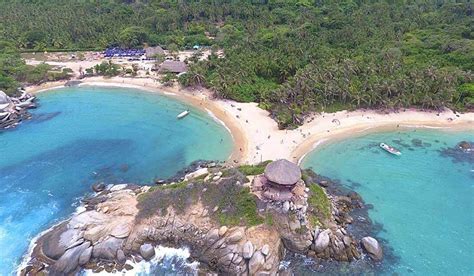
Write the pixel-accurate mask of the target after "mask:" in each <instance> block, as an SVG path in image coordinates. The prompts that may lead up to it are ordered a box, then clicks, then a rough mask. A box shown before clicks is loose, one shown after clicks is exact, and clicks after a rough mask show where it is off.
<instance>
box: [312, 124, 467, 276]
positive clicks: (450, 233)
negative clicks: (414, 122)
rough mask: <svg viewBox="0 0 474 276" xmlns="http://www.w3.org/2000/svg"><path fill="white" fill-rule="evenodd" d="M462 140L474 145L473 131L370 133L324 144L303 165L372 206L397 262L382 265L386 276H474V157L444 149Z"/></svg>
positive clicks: (384, 237)
mask: <svg viewBox="0 0 474 276" xmlns="http://www.w3.org/2000/svg"><path fill="white" fill-rule="evenodd" d="M462 140H468V141H474V130H469V131H464V132H442V131H435V130H421V129H416V130H415V129H412V130H403V131H394V132H383V133H373V134H367V135H364V136H361V137H357V138H350V139H346V140H342V141H337V142H333V143H329V144H325V145H322V146H320V147H319V148H317V149H316V150H315V151H313V152H312V153H310V154H309V155H308V156H307V157H306V158H305V159H304V161H303V164H304V166H305V167H312V168H313V169H314V170H315V171H316V172H317V173H320V174H322V175H325V176H328V177H330V178H333V179H338V180H340V181H341V183H342V184H343V185H347V186H349V187H351V188H352V189H354V190H355V191H357V192H358V193H360V194H361V196H362V197H363V198H364V200H365V202H366V203H367V204H372V205H373V206H374V208H373V209H372V210H371V211H370V212H369V215H370V217H371V219H372V220H374V221H375V222H377V223H381V224H382V225H383V230H382V231H381V232H379V233H378V234H377V236H378V237H379V238H382V239H386V240H387V241H388V245H389V246H390V247H392V248H393V250H394V254H395V255H396V256H397V257H398V261H397V262H395V263H388V262H385V263H383V267H384V268H385V272H386V273H387V274H389V275H392V274H393V273H394V272H396V273H397V274H398V275H473V274H474V247H473V245H474V163H473V160H474V158H473V157H472V155H471V156H470V157H469V156H468V155H462V154H461V155H458V154H447V152H446V151H443V150H444V149H446V148H453V147H455V146H456V144H457V143H458V142H460V141H462ZM380 142H385V143H388V144H390V145H392V146H395V147H397V148H399V149H400V150H401V151H402V153H403V154H402V156H400V157H396V156H392V155H390V154H388V153H386V152H384V151H383V150H382V149H380V148H379V147H378V144H379V143H380ZM453 152H454V153H455V152H456V151H453Z"/></svg>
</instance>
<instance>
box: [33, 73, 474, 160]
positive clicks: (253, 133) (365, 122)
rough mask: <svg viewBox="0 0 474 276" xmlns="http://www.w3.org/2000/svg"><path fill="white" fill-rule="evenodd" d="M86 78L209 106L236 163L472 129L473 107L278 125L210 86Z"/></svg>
mask: <svg viewBox="0 0 474 276" xmlns="http://www.w3.org/2000/svg"><path fill="white" fill-rule="evenodd" d="M82 81H83V84H82V85H87V84H90V85H107V86H121V87H134V88H141V89H145V90H148V91H153V92H161V93H164V94H166V95H168V96H172V97H175V98H177V99H179V100H183V101H186V102H188V103H190V104H193V105H195V106H196V107H198V108H202V109H205V110H207V111H208V112H211V113H212V114H213V115H214V116H215V117H216V118H217V119H218V120H219V121H221V122H223V123H224V124H225V126H226V127H227V129H229V130H230V132H231V134H232V136H233V139H234V143H235V146H234V147H235V149H234V152H233V154H232V155H231V157H230V158H229V160H230V161H231V162H232V163H237V162H238V163H248V164H254V163H259V162H260V161H264V160H269V159H272V160H274V159H280V158H287V159H290V160H293V161H294V162H298V161H299V160H300V159H301V157H303V156H304V155H305V154H306V153H308V152H309V151H311V150H312V149H314V147H315V146H316V145H319V144H321V143H322V142H327V141H331V140H334V139H340V138H341V137H345V136H346V137H347V136H353V135H360V134H363V133H365V132H369V131H375V130H379V129H394V128H397V127H400V128H404V127H432V128H443V129H446V130H454V129H474V113H472V112H471V113H464V114H455V113H454V112H452V111H450V110H446V111H444V112H442V113H437V112H424V111H418V110H413V109H409V110H406V111H400V112H397V113H389V114H384V113H379V112H377V111H372V110H358V111H351V112H347V111H340V112H336V113H330V114H325V113H323V114H314V115H313V116H311V118H310V120H308V122H306V123H305V124H304V125H303V126H301V127H299V128H297V129H295V130H279V129H278V126H277V123H276V122H275V121H274V120H273V119H271V118H270V117H269V112H267V111H265V110H262V109H260V108H259V107H258V106H257V104H256V103H237V102H234V101H228V100H211V99H210V92H209V91H207V90H202V91H188V90H182V89H180V88H178V87H177V86H174V87H164V86H162V85H161V84H160V83H158V82H157V81H155V80H154V79H151V78H122V77H114V78H109V79H105V78H102V77H92V78H86V79H83V80H82ZM63 85H64V82H62V83H61V82H58V83H49V84H45V85H43V86H33V87H28V88H27V91H29V92H38V91H44V90H47V89H51V88H53V87H57V86H63Z"/></svg>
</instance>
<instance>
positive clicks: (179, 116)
mask: <svg viewBox="0 0 474 276" xmlns="http://www.w3.org/2000/svg"><path fill="white" fill-rule="evenodd" d="M188 115H189V110H185V111H183V112H181V113H179V114H178V116H176V118H177V119H182V118H184V117H186V116H188Z"/></svg>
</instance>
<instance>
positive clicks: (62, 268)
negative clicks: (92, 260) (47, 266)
mask: <svg viewBox="0 0 474 276" xmlns="http://www.w3.org/2000/svg"><path fill="white" fill-rule="evenodd" d="M90 246H91V243H90V242H84V243H82V244H80V245H78V246H76V247H73V248H71V249H68V250H66V252H65V253H64V255H62V256H61V258H59V260H58V261H57V262H55V263H54V265H53V266H52V268H51V274H52V275H67V274H69V273H71V272H73V271H74V270H76V269H77V267H78V266H79V262H80V257H81V255H82V253H83V252H84V251H85V250H86V249H88V248H90Z"/></svg>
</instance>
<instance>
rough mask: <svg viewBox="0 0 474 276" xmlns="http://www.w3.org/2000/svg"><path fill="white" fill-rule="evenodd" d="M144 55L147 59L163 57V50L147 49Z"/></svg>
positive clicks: (158, 47)
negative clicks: (156, 56)
mask: <svg viewBox="0 0 474 276" xmlns="http://www.w3.org/2000/svg"><path fill="white" fill-rule="evenodd" d="M145 55H146V56H147V57H153V56H155V55H165V50H163V48H161V47H160V46H155V47H147V48H145Z"/></svg>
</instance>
